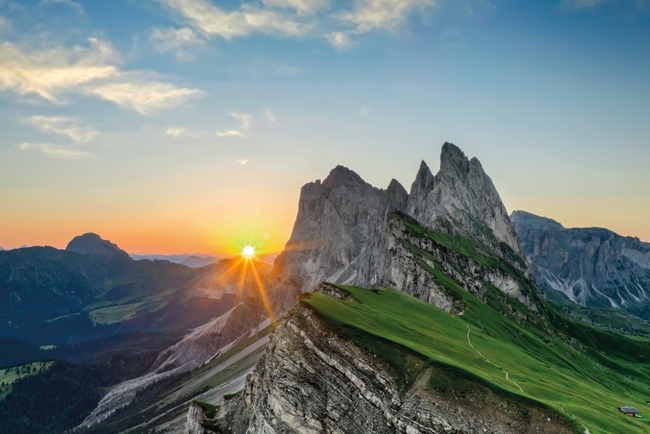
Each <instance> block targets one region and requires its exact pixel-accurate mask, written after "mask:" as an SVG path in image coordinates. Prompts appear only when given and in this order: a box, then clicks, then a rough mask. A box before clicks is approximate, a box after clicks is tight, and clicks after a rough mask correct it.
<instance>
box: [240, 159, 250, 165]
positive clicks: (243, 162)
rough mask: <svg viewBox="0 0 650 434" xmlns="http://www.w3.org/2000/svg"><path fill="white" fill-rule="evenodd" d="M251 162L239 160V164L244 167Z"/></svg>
mask: <svg viewBox="0 0 650 434" xmlns="http://www.w3.org/2000/svg"><path fill="white" fill-rule="evenodd" d="M249 161H250V160H237V163H239V164H241V165H242V166H243V165H245V164H246V163H248V162H249Z"/></svg>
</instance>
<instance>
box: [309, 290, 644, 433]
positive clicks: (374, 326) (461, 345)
mask: <svg viewBox="0 0 650 434" xmlns="http://www.w3.org/2000/svg"><path fill="white" fill-rule="evenodd" d="M342 288H343V289H344V290H346V291H348V292H349V293H350V294H351V295H352V296H353V297H354V298H355V299H356V301H342V300H337V299H334V298H330V297H327V296H324V295H321V294H309V296H308V297H306V298H305V299H303V301H302V302H303V303H305V304H307V305H309V306H311V307H312V308H314V309H315V310H316V312H317V313H318V314H319V315H320V316H321V317H322V318H324V319H325V320H326V322H327V323H328V324H329V325H330V326H331V327H332V328H333V329H335V330H337V331H338V332H339V333H342V334H343V335H345V336H347V337H349V338H351V339H353V340H355V342H357V343H358V344H360V345H362V346H364V347H366V348H368V349H370V350H371V351H375V352H376V353H377V354H378V355H382V352H383V351H382V350H380V348H381V345H385V344H381V342H388V343H392V344H396V345H399V346H400V347H403V348H407V349H408V350H411V351H413V352H415V353H417V354H419V355H420V356H422V357H423V358H425V359H428V360H430V361H431V362H435V363H438V364H443V365H450V366H453V367H456V368H458V369H461V370H463V371H465V372H468V373H469V374H471V375H473V376H476V377H478V378H479V379H481V380H484V381H485V382H486V383H487V384H489V385H491V387H493V388H495V389H497V390H503V391H507V392H508V393H510V394H514V395H518V396H521V397H523V398H530V399H533V400H535V401H537V402H540V403H542V404H545V405H547V406H549V407H550V408H552V409H554V410H556V411H558V412H560V413H561V414H564V415H565V416H566V417H567V418H569V419H571V420H577V421H578V422H579V423H582V424H584V425H585V426H587V427H588V428H589V430H590V432H591V433H592V434H598V433H601V434H611V433H647V432H648V431H649V430H650V423H649V419H648V418H645V417H644V418H641V419H635V418H630V417H626V416H624V415H622V414H621V413H619V412H618V411H617V409H616V408H617V407H618V406H622V405H631V406H636V407H637V408H639V409H641V411H643V410H644V408H643V406H645V401H646V400H647V399H650V398H649V395H650V367H649V366H648V365H647V364H646V363H634V362H631V361H626V360H622V359H620V358H618V357H616V356H613V355H608V354H604V355H603V354H599V357H596V356H595V355H594V354H593V353H594V350H593V349H592V348H584V349H583V350H584V352H583V351H580V350H577V349H574V348H573V347H571V346H569V345H567V344H566V343H565V342H564V341H563V340H562V339H561V338H560V337H559V336H558V335H556V334H549V333H546V332H544V331H542V330H535V329H534V328H532V327H527V326H526V327H522V326H520V325H519V324H517V322H515V321H514V320H512V319H511V318H510V317H508V316H506V315H504V314H502V313H500V312H497V311H495V310H494V309H492V308H490V307H489V306H487V305H486V304H484V303H483V302H481V301H480V300H478V299H476V298H475V297H473V296H472V295H470V294H469V293H465V294H464V301H465V303H467V305H468V306H469V308H468V310H467V311H466V312H465V314H464V315H462V316H454V315H451V314H449V313H447V312H445V311H443V310H440V309H437V308H436V307H434V306H431V305H429V304H426V303H424V302H421V301H419V300H417V299H415V298H413V297H411V296H409V295H406V294H403V293H401V292H398V291H396V290H393V289H382V290H379V291H378V290H374V291H370V290H366V289H360V288H353V287H342ZM468 332H469V338H470V340H471V342H472V344H473V345H474V347H475V348H476V350H478V351H480V352H481V354H482V355H483V356H484V357H482V356H481V355H479V354H478V352H477V351H476V350H475V349H474V348H472V347H471V346H470V345H469V343H468ZM621 339H626V338H624V337H621ZM629 344H630V349H631V350H632V349H633V348H634V346H635V345H634V343H633V342H632V341H630V342H629ZM644 344H647V345H650V342H647V341H644ZM486 359H488V360H489V362H488V361H486ZM603 361H606V362H607V367H605V366H604V363H603ZM506 371H507V372H508V374H509V379H510V380H511V381H508V380H507V379H506V376H505V372H506ZM630 372H634V373H635V375H634V376H630V375H629V373H630ZM518 386H519V387H521V390H523V392H522V391H521V390H520V389H519V387H518Z"/></svg>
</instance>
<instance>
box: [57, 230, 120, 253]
mask: <svg viewBox="0 0 650 434" xmlns="http://www.w3.org/2000/svg"><path fill="white" fill-rule="evenodd" d="M65 250H66V251H68V252H74V253H79V254H81V255H95V256H105V257H114V256H116V255H117V256H126V257H129V254H128V253H126V252H125V251H124V250H122V249H120V248H119V247H117V245H116V244H113V243H111V242H110V241H108V240H104V239H102V237H100V236H99V235H97V234H94V233H92V232H89V233H87V234H83V235H79V236H77V237H74V238H73V239H72V241H70V242H69V243H68V245H67V247H66V248H65Z"/></svg>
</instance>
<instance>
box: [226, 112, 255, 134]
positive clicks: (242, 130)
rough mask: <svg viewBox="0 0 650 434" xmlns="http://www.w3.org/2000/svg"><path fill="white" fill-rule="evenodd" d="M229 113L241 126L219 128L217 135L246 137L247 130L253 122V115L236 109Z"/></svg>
mask: <svg viewBox="0 0 650 434" xmlns="http://www.w3.org/2000/svg"><path fill="white" fill-rule="evenodd" d="M228 114H229V115H230V117H231V118H233V119H235V120H236V121H239V128H236V129H235V128H231V129H229V130H217V137H246V131H248V130H249V129H250V128H251V125H252V124H253V116H251V115H249V114H247V113H239V112H234V111H231V112H229V113H228Z"/></svg>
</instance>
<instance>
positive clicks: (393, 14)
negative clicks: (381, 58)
mask: <svg viewBox="0 0 650 434" xmlns="http://www.w3.org/2000/svg"><path fill="white" fill-rule="evenodd" d="M435 4H436V0H356V1H355V3H354V9H352V10H350V11H347V12H340V13H337V14H336V15H335V16H336V18H338V19H339V20H340V21H341V22H342V23H343V24H344V25H346V26H351V28H349V27H348V29H345V30H339V31H336V32H332V33H329V34H326V35H325V37H326V38H327V40H328V41H329V42H330V44H332V46H334V48H337V49H339V50H347V49H349V48H351V47H352V46H353V45H354V40H353V39H352V35H361V34H364V33H368V32H371V31H393V30H396V29H397V28H399V27H401V26H403V25H404V23H405V22H406V20H407V18H408V17H409V16H410V15H411V14H413V13H414V12H415V11H417V10H423V9H424V8H427V7H431V6H434V5H435Z"/></svg>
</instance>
